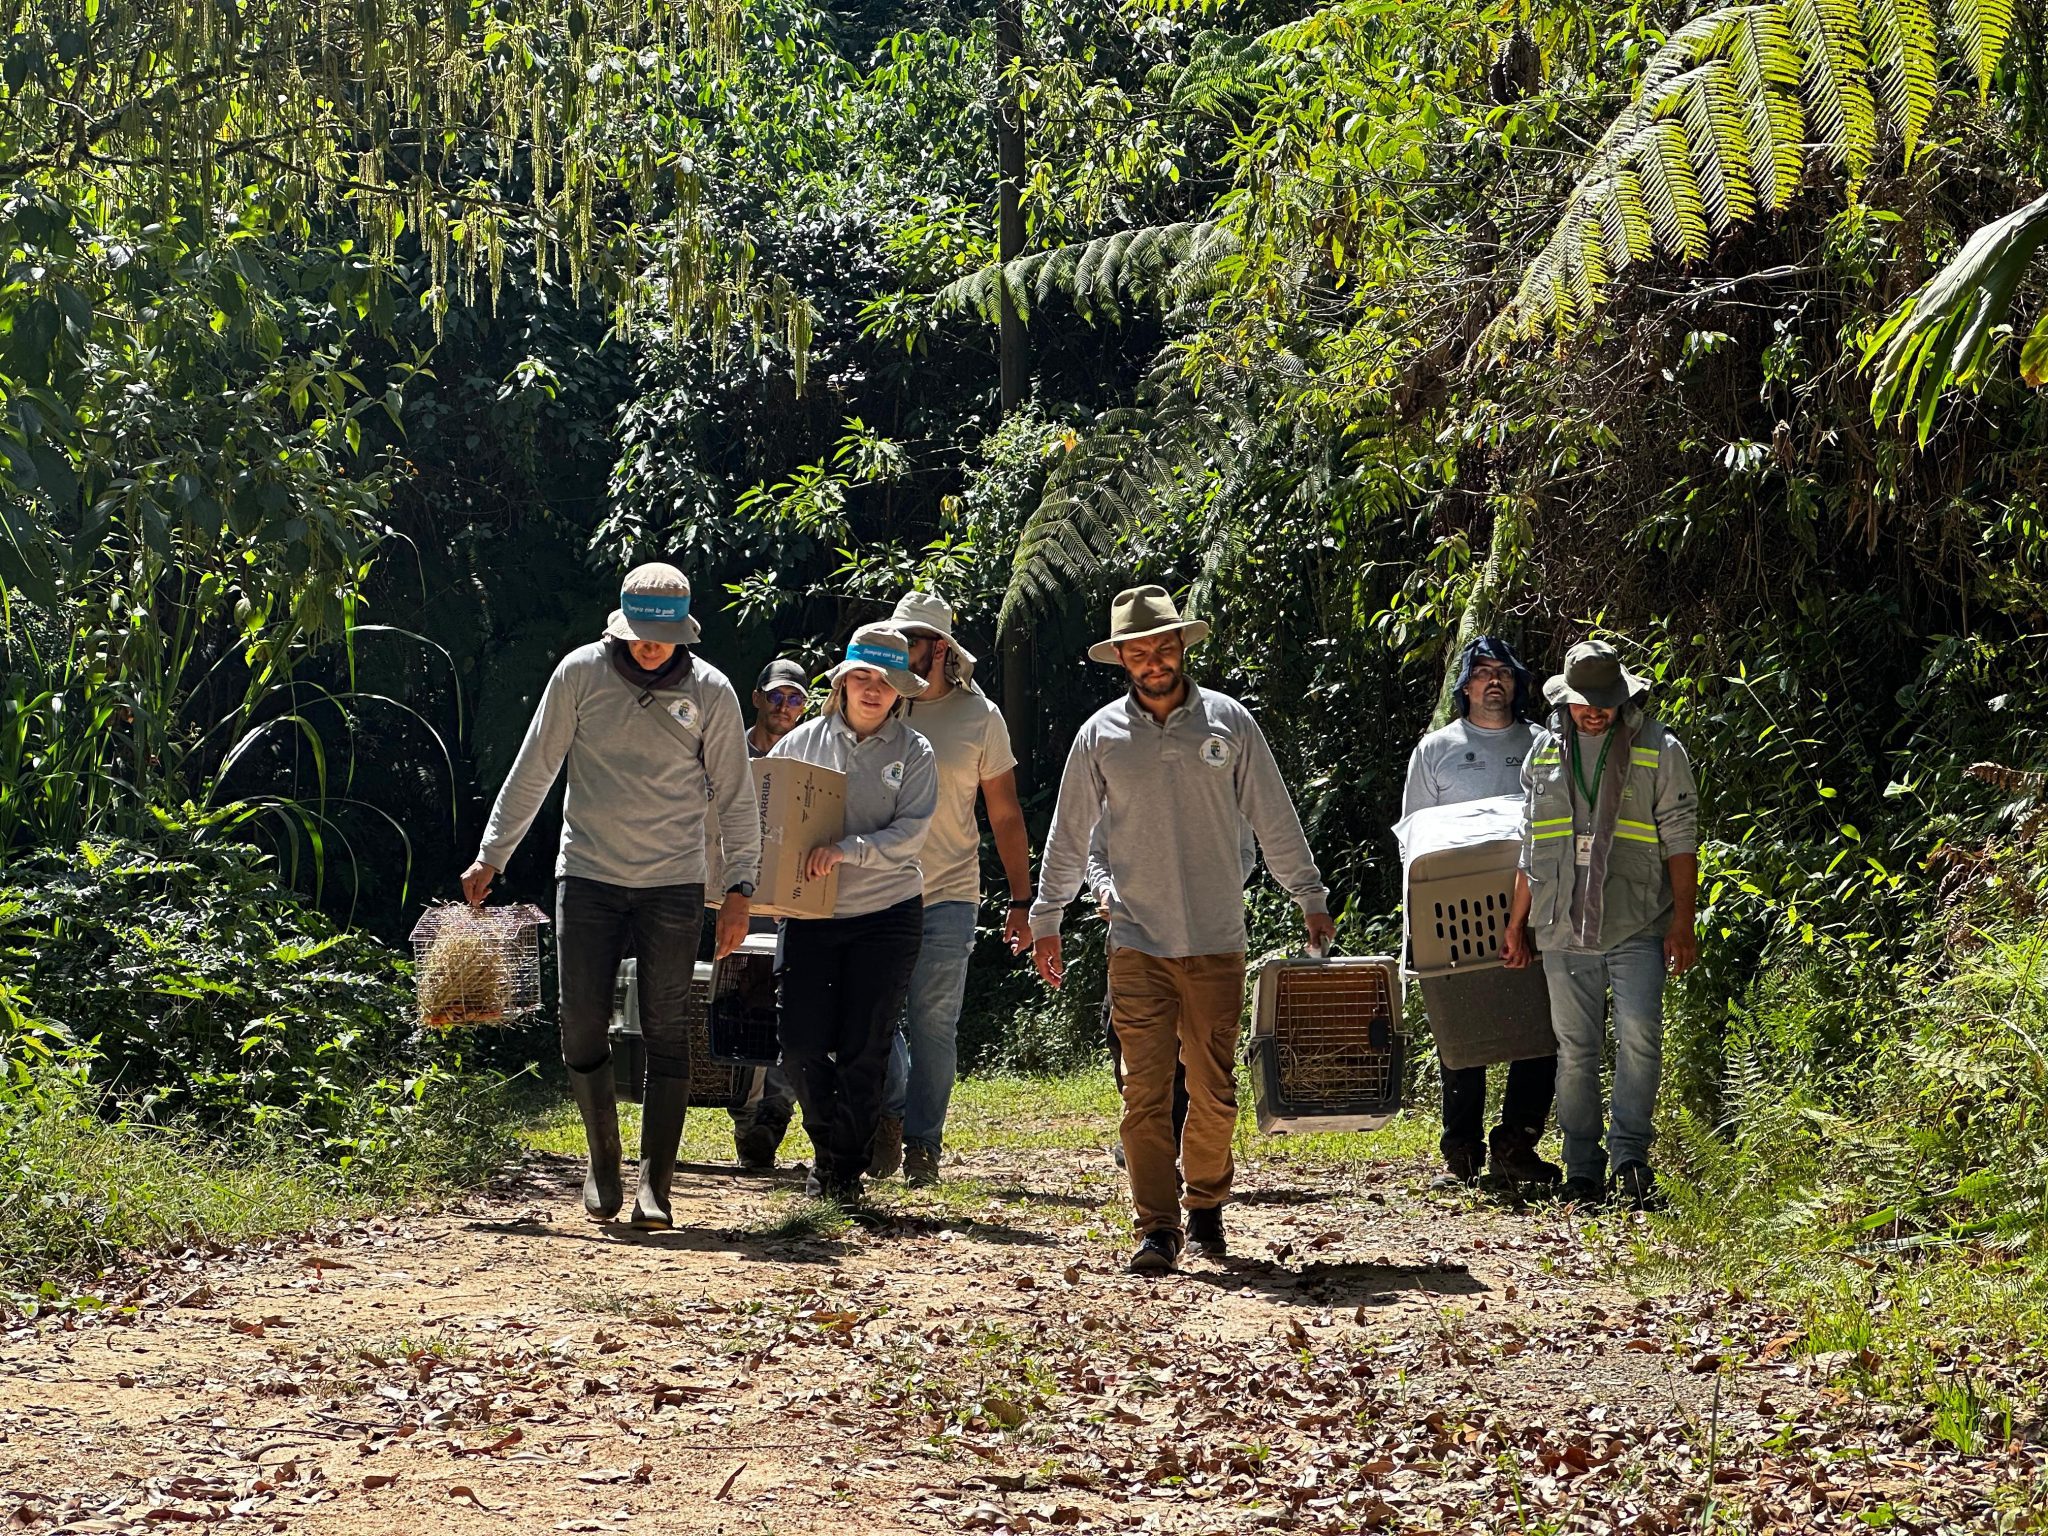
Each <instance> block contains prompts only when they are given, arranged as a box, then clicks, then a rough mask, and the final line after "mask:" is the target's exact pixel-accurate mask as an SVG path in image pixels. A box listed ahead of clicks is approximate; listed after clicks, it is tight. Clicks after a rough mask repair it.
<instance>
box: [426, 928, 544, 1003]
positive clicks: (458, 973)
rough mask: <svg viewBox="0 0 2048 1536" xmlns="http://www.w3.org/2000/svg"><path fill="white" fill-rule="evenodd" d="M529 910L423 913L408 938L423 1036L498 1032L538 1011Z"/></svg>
mask: <svg viewBox="0 0 2048 1536" xmlns="http://www.w3.org/2000/svg"><path fill="white" fill-rule="evenodd" d="M545 920H546V919H545V917H543V916H542V915H541V914H540V913H539V912H538V911H536V910H535V909H534V908H531V907H525V906H519V907H486V908H482V909H476V908H472V907H469V906H467V905H465V904H461V903H449V904H447V905H445V906H439V907H433V908H429V909H428V911H427V912H426V914H425V915H424V916H423V917H421V919H420V921H419V924H418V926H417V927H415V928H414V929H413V932H412V948H413V985H414V994H415V999H416V1002H417V1004H418V1009H419V1019H420V1023H422V1024H423V1025H425V1026H426V1027H427V1028H429V1029H454V1028H458V1027H462V1026H470V1025H479V1024H503V1023H507V1022H509V1021H511V1020H513V1019H516V1018H520V1017H522V1016H523V1015H525V1014H528V1013H531V1012H533V1011H534V1010H535V1009H537V1008H538V1007H539V1006H540V923H541V922H544V921H545Z"/></svg>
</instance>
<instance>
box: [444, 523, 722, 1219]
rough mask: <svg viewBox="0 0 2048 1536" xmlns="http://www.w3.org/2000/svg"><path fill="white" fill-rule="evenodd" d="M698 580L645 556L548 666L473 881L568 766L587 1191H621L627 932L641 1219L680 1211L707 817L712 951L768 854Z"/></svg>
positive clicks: (565, 909) (564, 920) (574, 985)
mask: <svg viewBox="0 0 2048 1536" xmlns="http://www.w3.org/2000/svg"><path fill="white" fill-rule="evenodd" d="M697 637H698V628H697V621H696V619H694V618H692V617H691V615H690V583H689V581H688V580H687V579H686V578H685V577H684V575H683V573H682V572H681V571H679V570H677V569H676V568H675V567H674V566H672V565H663V564H649V565H641V566H636V567H635V568H634V569H633V570H632V571H631V572H629V573H628V574H627V576H626V579H625V581H624V582H623V583H621V585H620V588H619V606H618V608H617V609H616V610H614V612H613V613H612V616H611V618H610V619H609V620H608V621H607V622H606V624H605V628H604V634H603V636H602V637H600V638H599V639H597V640H595V641H593V642H592V643H591V644H589V645H585V646H582V647H579V648H578V649H577V650H574V651H571V652H570V653H569V654H568V655H567V656H566V657H564V658H563V660H562V663H561V665H559V666H558V667H556V668H555V672H554V675H553V676H552V677H550V678H549V679H548V684H547V688H546V690H545V691H544V692H543V693H542V694H541V700H540V707H539V708H538V709H537V710H535V711H534V715H533V721H532V723H531V724H530V725H528V726H527V728H526V739H525V741H524V742H522V743H521V744H520V747H519V755H518V757H517V758H516V759H515V760H514V761H513V764H512V771H511V772H510V773H509V774H507V775H506V777H505V784H504V787H503V788H502V789H500V790H499V791H498V799H497V803H496V804H495V805H493V806H492V808H491V819H490V822H489V824H488V825H487V826H486V827H485V829H484V836H483V845H482V847H481V848H480V849H479V850H478V852H477V856H476V862H475V863H473V864H471V865H470V867H469V868H468V869H467V870H466V871H465V872H464V873H463V876H462V889H463V894H464V895H465V896H466V897H467V898H468V899H469V900H470V901H471V902H472V903H481V902H482V901H483V899H484V897H485V895H486V894H487V893H488V892H489V890H490V887H491V881H492V880H493V879H494V878H495V877H496V876H497V874H498V872H499V871H500V870H502V869H504V868H505V866H506V865H507V864H508V863H509V862H510V861H511V858H512V856H513V854H514V853H516V852H517V851H518V848H519V844H520V842H521V840H522V839H523V838H524V837H525V836H526V833H527V831H528V829H529V828H531V827H532V825H533V820H534V817H535V816H536V815H537V814H538V813H539V811H540V807H541V802H542V801H544V800H545V799H546V798H547V794H548V791H549V790H550V789H551V788H552V787H553V785H554V782H555V779H556V777H557V776H558V775H560V774H561V773H562V772H563V771H564V769H565V768H566V770H567V773H568V789H567V791H566V793H565V794H564V795H563V797H562V841H561V847H560V849H559V851H558V852H557V854H556V858H555V877H556V897H555V948H556V955H557V959H558V962H559V964H558V967H557V969H558V972H559V980H560V987H561V1025H562V1060H563V1063H564V1064H565V1065H566V1066H567V1067H568V1069H569V1088H570V1092H571V1093H572V1094H573V1095H574V1096H575V1099H576V1107H577V1109H578V1111H579V1112H580V1113H581V1115H582V1117H583V1132H584V1139H585V1141H586V1143H587V1144H588V1146H589V1150H590V1169H589V1173H588V1174H587V1176H586V1177H585V1179H584V1183H583V1206H584V1209H585V1210H586V1211H587V1212H589V1214H590V1215H591V1216H592V1217H594V1218H596V1219H597V1220H600V1221H609V1220H610V1219H611V1218H612V1217H614V1216H616V1215H617V1214H618V1211H619V1207H620V1206H621V1205H622V1204H624V1202H625V1192H624V1189H623V1187H622V1185H621V1181H620V1170H619V1161H620V1156H621V1148H620V1145H619V1118H618V1106H617V1102H616V1099H615V1097H614V1091H613V1085H612V1071H611V1040H610V1032H609V1031H610V1024H611V1013H612V990H613V987H614V984H615V983H616V981H617V977H618V972H619V962H620V959H621V957H622V956H623V954H624V953H625V949H626V945H627V943H628V941H630V942H631V944H632V946H633V952H634V954H635V955H636V957H637V963H638V966H639V986H640V1027H641V1033H642V1035H643V1036H644V1037H645V1040H646V1044H647V1088H646V1093H645V1096H644V1098H643V1101H642V1107H641V1120H640V1170H639V1174H640V1178H639V1190H638V1193H637V1195H636V1197H635V1199H634V1201H633V1214H632V1223H633V1225H634V1226H636V1227H640V1228H643V1229H647V1230H660V1229H663V1228H666V1227H669V1226H672V1225H674V1217H673V1215H672V1213H671V1210H670V1201H669V1192H670V1185H671V1183H672V1181H673V1178H674V1174H675V1160H676V1149H677V1147H678V1146H679V1145H680V1144H681V1142H682V1135H683V1112H684V1108H685V1106H686V1104H687V1103H688V1100H689V1084H690V1044H689V1033H688V1004H689V996H690V981H691V978H692V974H693V972H694V969H695V966H696V960H697V941H698V933H699V929H700V927H701V925H702V923H703V920H704V881H705V877H706V873H707V861H706V849H707V833H708V832H709V830H710V826H709V819H710V818H713V817H715V818H716V823H717V835H718V837H719V839H720V841H721V843H722V845H723V867H724V876H723V880H724V884H725V885H726V887H727V890H726V894H725V899H724V903H723V905H722V906H721V907H720V908H719V914H718V937H717V944H716V952H717V954H718V955H720V956H724V955H726V954H728V953H730V952H731V951H732V950H733V949H735V948H737V947H738V946H739V943H740V940H742V939H743V938H745V937H746V932H747V917H748V904H749V901H750V900H751V898H752V896H753V894H754V882H755V880H756V879H758V878H759V875H760V870H761V822H760V812H759V810H758V809H757V807H756V805H755V803H754V780H753V775H752V773H751V772H750V771H749V769H748V767H747V740H746V727H745V725H744V724H743V723H742V721H741V719H740V703H739V698H738V696H737V695H736V694H735V693H734V692H733V688H732V684H731V683H729V682H727V681H726V679H725V677H724V676H723V674H721V673H720V672H719V671H718V670H717V668H715V667H712V666H710V665H708V664H707V663H706V662H705V661H704V660H703V659H702V658H701V657H699V656H696V655H694V654H693V653H692V652H691V650H690V647H691V646H692V645H694V644H695V643H696V641H697Z"/></svg>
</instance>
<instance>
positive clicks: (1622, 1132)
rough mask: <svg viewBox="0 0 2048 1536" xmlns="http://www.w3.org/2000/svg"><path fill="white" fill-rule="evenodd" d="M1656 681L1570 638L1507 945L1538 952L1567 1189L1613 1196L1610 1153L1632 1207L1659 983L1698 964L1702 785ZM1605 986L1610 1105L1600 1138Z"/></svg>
mask: <svg viewBox="0 0 2048 1536" xmlns="http://www.w3.org/2000/svg"><path fill="white" fill-rule="evenodd" d="M1649 691H1650V685H1649V684H1648V683H1646V682H1644V681H1643V680H1642V679H1641V678H1639V677H1637V676H1635V674H1633V673H1632V672H1630V671H1629V670H1628V669H1627V668H1626V667H1624V666H1623V665H1622V664H1621V657H1620V655H1619V654H1618V653H1617V652H1616V651H1615V649H1614V647H1613V646H1611V645H1609V644H1608V643H1607V642H1606V641H1604V640H1585V641H1581V642H1580V643H1579V644H1577V645H1575V646H1573V647H1572V648H1571V650H1569V651H1568V652H1566V653H1565V658H1564V671H1563V673H1562V674H1561V675H1559V676H1557V677H1553V678H1552V679H1551V680H1550V682H1549V683H1548V684H1547V685H1546V686H1545V688H1544V690H1543V694H1544V697H1545V699H1547V700H1548V701H1549V702H1550V703H1551V705H1553V706H1554V709H1553V713H1552V714H1551V716H1550V723H1549V728H1548V729H1547V730H1544V731H1538V732H1537V733H1536V739H1535V741H1534V742H1533V743H1532V744H1531V746H1530V749H1529V756H1528V758H1527V759H1526V760H1525V761H1524V762H1523V764H1522V786H1523V791H1524V793H1525V795H1526V796H1527V809H1526V810H1525V812H1524V814H1523V830H1522V863H1521V870H1520V872H1519V873H1518V874H1517V876H1516V878H1515V893H1514V899H1513V901H1512V903H1511V905H1510V907H1509V910H1508V931H1507V934H1506V938H1505V941H1504V944H1503V955H1502V958H1503V960H1504V961H1505V963H1506V964H1508V965H1510V966H1517V967H1519V966H1525V965H1527V964H1529V963H1530V961H1531V960H1532V959H1533V958H1534V956H1535V951H1536V950H1538V949H1540V950H1542V952H1543V975H1544V980H1545V983H1546V985H1547V986H1548V987H1549V989H1550V1023H1551V1028H1552V1029H1554V1030H1555V1031H1556V1033H1557V1123H1558V1127H1559V1129H1561V1130H1562V1131H1563V1132H1564V1171H1565V1185H1564V1192H1565V1195H1566V1196H1567V1198H1570V1199H1574V1200H1578V1201H1581V1202H1584V1203H1587V1204H1594V1203H1597V1202H1599V1201H1600V1200H1602V1199H1604V1198H1606V1194H1607V1188H1608V1166H1609V1159H1610V1157H1611V1158H1612V1161H1613V1187H1614V1191H1615V1193H1617V1194H1619V1195H1620V1196H1621V1197H1622V1198H1623V1199H1625V1200H1627V1201H1628V1202H1629V1203H1630V1204H1632V1205H1634V1206H1636V1207H1637V1208H1638V1209H1641V1208H1643V1207H1645V1206H1647V1205H1649V1204H1651V1203H1652V1202H1653V1201H1654V1200H1655V1198H1656V1192H1657V1181H1656V1176H1655V1175H1654V1174H1653V1173H1652V1172H1651V1170H1650V1162H1649V1153H1650V1140H1651V1136H1652V1134H1653V1125H1652V1117H1653V1115H1654V1113H1655V1110H1656V1106H1657V1084H1658V1078H1659V1077H1660V1076H1661V1074H1662V1072H1663V1063H1664V1054H1663V1053H1664V979H1665V976H1666V974H1667V973H1668V974H1670V975H1673V976H1676V975H1679V974H1681V973H1682V972H1684V971H1686V970H1688V969H1690V968H1691V966H1692V965H1693V963H1694V961H1696V960H1697V959H1698V958H1699V940H1698V938H1697V937H1696V936H1695V934H1694V932H1693V912H1694V901H1695V898H1696V894H1697V891H1698V886H1699V856H1698V853H1697V849H1698V847H1699V793H1698V791H1697V789H1696V788H1695V787H1694V784H1693V775H1692V763H1691V761H1690V760H1689V759H1688V758H1687V757H1686V753H1685V748H1684V747H1682V746H1681V745H1679V741H1678V738H1677V737H1675V736H1673V735H1672V734H1671V732H1669V731H1668V730H1666V729H1665V728H1664V726H1663V724H1662V722H1660V721H1658V720H1657V719H1655V718H1654V717H1652V716H1650V715H1648V714H1645V713H1644V711H1643V700H1644V699H1645V698H1646V697H1647V696H1648V694H1649ZM1532 926H1533V928H1534V930H1535V931H1534V934H1533V936H1532V934H1531V932H1530V929H1531V927H1532ZM1610 991H1611V992H1612V993H1613V995H1614V1104H1613V1119H1612V1124H1611V1126H1610V1127H1609V1128H1608V1136H1607V1141H1606V1144H1605V1145H1604V1146H1603V1145H1602V1143H1601V1136H1600V1133H1601V1128H1602V1127H1601V1122H1602V1120H1603V1118H1605V1117H1604V1116H1603V1113H1602V1109H1603V1106H1602V1104H1601V1097H1600V1067H1601V1057H1602V1055H1603V1053H1604V1047H1605V1045H1606V1043H1607V997H1608V993H1609V992H1610Z"/></svg>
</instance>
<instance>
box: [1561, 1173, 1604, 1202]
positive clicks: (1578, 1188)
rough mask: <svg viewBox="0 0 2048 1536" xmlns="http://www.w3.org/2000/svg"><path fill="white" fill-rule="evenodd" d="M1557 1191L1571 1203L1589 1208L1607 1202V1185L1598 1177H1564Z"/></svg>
mask: <svg viewBox="0 0 2048 1536" xmlns="http://www.w3.org/2000/svg"><path fill="white" fill-rule="evenodd" d="M1559 1193H1560V1194H1561V1195H1562V1196H1563V1197H1564V1198H1565V1199H1566V1200H1567V1201H1568V1202H1570V1203H1571V1204H1573V1205H1582V1206H1585V1207H1586V1208H1587V1209H1589V1210H1590V1209H1591V1208H1592V1207H1594V1206H1596V1205H1605V1204H1606V1203H1607V1186H1606V1185H1605V1184H1603V1183H1601V1182H1600V1181H1599V1180H1598V1179H1579V1178H1572V1179H1566V1180H1565V1181H1564V1188H1563V1189H1562V1190H1560V1191H1559Z"/></svg>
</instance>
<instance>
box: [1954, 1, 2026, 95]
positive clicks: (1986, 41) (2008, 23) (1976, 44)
mask: <svg viewBox="0 0 2048 1536" xmlns="http://www.w3.org/2000/svg"><path fill="white" fill-rule="evenodd" d="M1948 24H1949V30H1950V31H1952V32H1954V33H1955V36H1956V41H1957V43H1958V44H1959V45H1960V46H1961V48H1962V50H1963V59H1964V61H1965V62H1966V63H1967V64H1968V65H1969V66H1970V71H1971V73H1972V74H1974V75H1975V76H1976V77H1977V100H1978V102H1979V103H1983V102H1986V101H1989V100H1990V99H1991V72H1992V71H1993V70H1994V69H1996V68H1997V67H1998V59H1999V56H2000V55H2001V54H2003V53H2004V52H2005V45H2006V41H2007V39H2009V38H2010V37H2011V36H2012V0H1948Z"/></svg>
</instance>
